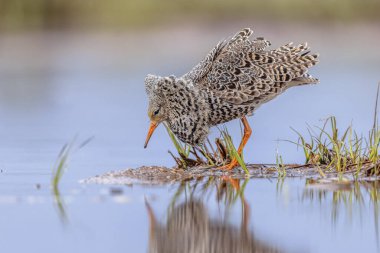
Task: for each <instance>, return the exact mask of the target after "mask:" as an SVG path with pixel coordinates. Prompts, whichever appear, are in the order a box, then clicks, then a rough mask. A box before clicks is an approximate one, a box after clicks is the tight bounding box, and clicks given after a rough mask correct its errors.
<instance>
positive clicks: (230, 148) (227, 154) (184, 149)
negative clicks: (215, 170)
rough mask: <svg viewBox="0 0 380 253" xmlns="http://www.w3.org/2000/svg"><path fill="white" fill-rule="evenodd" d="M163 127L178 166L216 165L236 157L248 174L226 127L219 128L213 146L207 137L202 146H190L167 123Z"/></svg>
mask: <svg viewBox="0 0 380 253" xmlns="http://www.w3.org/2000/svg"><path fill="white" fill-rule="evenodd" d="M165 127H166V130H167V132H168V134H169V137H170V139H171V141H172V142H173V144H174V147H175V149H176V151H177V154H178V156H175V155H174V154H173V153H172V152H170V151H169V153H170V155H171V156H172V157H173V159H174V160H175V162H176V164H177V166H178V167H179V168H182V169H188V168H191V167H194V166H204V167H218V166H223V165H226V164H228V163H229V162H231V161H232V159H236V160H237V161H238V163H239V165H240V166H241V168H242V169H243V170H244V171H245V173H247V174H249V171H248V168H247V166H246V164H245V162H244V159H243V157H242V156H240V155H239V154H238V152H237V149H236V147H235V145H234V143H233V141H232V138H231V136H230V134H229V132H228V130H227V128H225V127H224V128H223V129H219V131H220V137H219V138H217V139H216V140H215V147H214V146H213V145H212V144H211V142H210V140H209V139H207V140H206V142H205V143H204V144H203V145H202V146H197V147H191V146H190V145H189V144H186V143H183V142H181V141H180V140H179V139H178V138H177V137H176V136H175V135H174V133H173V132H172V131H171V130H170V128H169V127H168V126H167V125H165Z"/></svg>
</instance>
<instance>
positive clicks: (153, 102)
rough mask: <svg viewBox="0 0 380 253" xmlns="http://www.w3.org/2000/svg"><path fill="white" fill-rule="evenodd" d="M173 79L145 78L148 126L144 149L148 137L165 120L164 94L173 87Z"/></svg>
mask: <svg viewBox="0 0 380 253" xmlns="http://www.w3.org/2000/svg"><path fill="white" fill-rule="evenodd" d="M174 82H175V77H174V76H170V77H160V76H155V75H148V76H147V77H146V78H145V90H146V93H147V95H148V99H149V106H148V116H149V118H150V126H149V131H148V135H147V137H146V140H145V145H144V148H146V147H147V146H148V142H149V139H150V137H151V136H152V134H153V132H154V130H155V129H156V128H157V126H158V125H159V124H160V123H161V122H163V121H165V120H166V119H167V108H166V104H167V103H166V96H165V95H166V94H167V93H168V91H169V90H170V88H171V87H173V84H174Z"/></svg>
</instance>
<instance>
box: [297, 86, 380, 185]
mask: <svg viewBox="0 0 380 253" xmlns="http://www.w3.org/2000/svg"><path fill="white" fill-rule="evenodd" d="M379 88H380V83H379V86H378V89H377V96H376V103H375V111H374V122H373V127H372V128H371V129H370V130H369V131H368V136H367V137H366V138H365V137H363V136H359V135H358V134H357V132H356V131H354V130H353V128H352V125H350V126H348V127H347V128H344V130H343V131H340V129H339V128H338V124H337V120H336V118H335V117H334V116H332V117H329V118H327V119H326V120H325V122H324V124H323V126H322V127H310V126H308V129H307V130H308V136H304V135H302V134H301V133H300V132H299V131H297V130H295V129H293V128H292V130H293V131H294V132H295V133H296V134H297V136H298V141H296V142H294V141H290V142H291V143H294V144H296V145H297V146H299V147H302V149H303V152H304V155H305V163H306V164H308V165H314V166H316V167H317V168H318V170H319V173H320V174H321V176H322V177H325V173H326V172H336V173H338V175H339V176H342V174H344V173H352V174H353V175H354V177H355V178H358V177H359V176H379V175H380V173H379V172H380V171H379V165H380V159H379V145H380V129H379V125H378V121H377V107H378V99H379Z"/></svg>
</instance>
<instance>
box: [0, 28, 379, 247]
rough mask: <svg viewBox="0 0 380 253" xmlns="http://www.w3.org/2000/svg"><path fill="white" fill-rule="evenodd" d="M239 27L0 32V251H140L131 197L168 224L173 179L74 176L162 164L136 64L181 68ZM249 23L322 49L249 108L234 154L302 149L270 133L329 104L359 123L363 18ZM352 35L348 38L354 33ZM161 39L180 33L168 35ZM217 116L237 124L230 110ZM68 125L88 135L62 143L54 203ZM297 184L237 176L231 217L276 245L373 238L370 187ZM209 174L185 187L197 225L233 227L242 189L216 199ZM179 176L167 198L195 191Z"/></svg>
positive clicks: (366, 113) (369, 89)
mask: <svg viewBox="0 0 380 253" xmlns="http://www.w3.org/2000/svg"><path fill="white" fill-rule="evenodd" d="M243 26H246V25H243ZM240 27H241V24H239V25H236V26H235V25H230V26H229V27H224V28H223V29H222V28H217V29H214V30H213V31H215V33H212V35H210V32H209V31H210V29H209V28H208V27H205V28H203V29H201V28H194V27H187V29H184V30H176V29H167V30H164V31H159V32H158V31H152V32H151V33H145V32H134V33H120V32H114V33H101V34H99V33H96V34H79V33H75V34H67V33H54V34H53V33H51V34H13V35H6V36H2V37H1V38H0V119H1V120H0V140H1V141H0V169H1V173H0V206H1V207H0V208H1V210H2V215H1V216H0V225H1V229H0V238H1V241H2V246H1V248H2V250H3V251H4V252H21V251H26V250H29V251H30V252H51V251H54V252H68V251H75V252H79V251H84V252H87V251H92V252H105V251H112V252H146V251H148V248H149V247H148V245H149V233H150V232H149V215H148V212H147V208H146V205H145V201H144V198H147V200H148V203H149V204H150V205H151V206H152V209H153V210H154V213H155V216H156V217H157V219H158V220H159V221H160V222H161V226H163V227H165V226H168V225H167V220H168V219H169V220H170V215H168V212H169V213H170V210H172V212H173V210H176V209H175V207H171V206H170V203H171V201H172V199H173V196H174V195H175V192H176V190H177V189H178V187H179V185H170V186H166V187H142V186H133V187H131V186H114V187H111V186H101V185H82V184H79V183H78V181H79V180H80V179H83V178H87V177H90V176H94V175H96V174H101V173H105V172H107V171H109V170H116V169H122V168H127V167H138V166H141V165H150V164H154V165H166V166H171V165H174V162H173V161H172V160H171V158H170V156H169V155H168V154H167V150H168V149H171V148H172V146H171V143H170V140H169V138H168V137H167V134H166V133H165V131H164V129H163V128H159V129H158V131H157V132H156V133H155V135H154V136H153V138H152V140H151V142H150V145H149V148H148V149H147V150H144V149H143V141H144V138H145V134H146V131H147V126H148V118H147V116H146V103H147V101H146V97H145V94H144V87H143V79H144V76H145V75H146V74H147V73H150V72H152V73H158V74H162V75H166V74H172V73H174V74H177V75H180V74H181V73H183V72H184V71H186V70H188V69H189V68H190V67H191V66H192V65H193V64H195V63H196V61H197V60H199V59H201V58H202V56H203V55H204V54H205V53H206V52H207V50H209V49H210V48H211V47H212V46H213V45H214V44H215V42H217V41H218V40H219V39H220V38H223V37H225V36H226V31H230V32H231V31H232V32H233V31H235V30H236V29H238V28H240ZM257 27H258V32H259V35H265V37H267V38H269V39H271V40H272V41H273V42H274V43H273V44H274V45H275V46H276V45H280V43H283V42H286V41H287V40H286V38H289V40H293V41H295V42H303V41H304V40H308V41H309V44H310V45H311V46H312V48H313V49H315V50H317V51H319V53H320V54H321V63H320V64H319V65H318V66H317V67H316V68H315V69H314V70H313V71H312V74H313V75H314V76H316V77H319V78H320V79H321V83H320V84H319V85H316V86H311V87H300V88H297V89H292V90H289V91H288V92H286V93H285V94H283V95H282V96H281V97H279V98H278V99H275V100H274V101H272V102H271V103H269V104H267V105H264V106H263V107H262V108H260V109H259V110H258V111H257V112H256V114H255V115H254V116H253V117H252V118H251V119H250V122H251V124H252V128H253V139H252V140H251V142H250V143H249V145H248V147H247V149H246V153H245V158H246V160H247V161H249V162H254V163H262V162H264V163H268V162H269V163H271V162H274V161H275V150H276V148H277V146H279V152H280V153H281V154H282V156H283V158H284V160H285V162H289V163H291V162H302V161H303V159H302V152H301V151H299V150H298V151H297V149H296V147H294V146H293V145H291V144H288V143H284V142H279V143H278V142H277V141H276V140H277V139H295V138H296V136H295V134H294V133H292V131H291V130H290V128H289V127H290V126H293V127H295V128H297V129H300V130H301V131H303V132H306V131H305V122H308V123H310V124H312V125H314V124H321V122H320V121H319V120H320V119H323V118H326V117H328V116H330V115H336V116H337V119H338V123H341V124H342V125H343V126H346V125H347V124H349V123H350V122H353V124H354V127H355V128H356V129H357V130H358V131H359V132H363V133H366V132H365V131H366V130H367V129H369V127H370V126H371V124H372V114H373V105H374V99H375V92H376V84H377V82H378V80H379V79H380V78H379V75H378V66H380V55H379V54H380V53H379V52H380V51H379V50H373V48H376V46H377V45H376V43H377V41H379V34H378V33H376V31H377V30H376V28H377V27H376V26H374V27H372V28H371V26H370V25H368V26H364V27H360V26H358V27H345V26H337V27H328V28H320V27H313V29H310V28H308V29H306V28H302V27H298V26H297V27H291V28H289V30H284V29H280V28H278V27H274V26H270V25H263V26H260V25H258V26H257ZM300 31H301V32H300ZM337 34H339V36H338V35H337ZM352 34H355V35H356V36H355V37H357V38H361V40H360V43H359V42H358V41H356V40H354V39H353V38H352ZM168 38H175V41H178V40H181V41H183V42H182V43H179V44H174V43H175V42H174V40H173V39H170V40H169V39H168ZM326 38H329V40H327V39H326ZM362 45H366V48H364V49H363V48H362ZM158 46H160V47H161V48H160V50H157V47H158ZM358 48H359V49H358ZM179 62H181V64H178V63H179ZM229 128H230V129H231V130H230V132H231V133H232V134H233V135H234V136H239V124H238V123H237V122H232V123H230V124H229ZM214 132H216V131H214ZM75 135H78V136H79V139H81V140H84V139H86V138H88V137H91V136H93V137H94V140H93V141H91V142H90V143H89V144H88V145H87V146H86V147H85V148H83V149H81V150H80V151H78V152H76V153H75V154H73V155H72V156H71V160H70V166H69V170H68V171H67V173H65V175H64V178H63V181H62V184H61V186H60V194H61V195H62V196H61V200H62V201H63V206H64V213H62V210H63V209H59V208H58V206H57V204H56V202H57V201H55V198H54V195H53V194H52V191H51V189H50V186H49V182H50V179H51V169H52V166H53V165H54V162H55V160H56V158H57V155H58V153H59V151H60V149H61V147H62V146H63V145H64V144H65V143H67V142H69V141H70V140H71V139H73V138H74V136H75ZM220 183H223V182H219V184H220ZM305 183H306V181H305V179H286V180H285V181H284V182H283V183H278V182H277V180H265V179H255V180H251V181H249V182H247V185H246V188H245V191H244V199H245V200H246V204H245V206H249V210H250V217H249V219H246V225H244V226H243V227H244V228H245V230H246V231H248V232H246V233H245V236H246V237H249V238H250V240H251V241H254V242H256V241H257V240H259V241H260V242H261V243H262V244H263V246H268V247H269V248H277V249H278V250H281V251H285V252H341V251H345V252H356V251H363V252H377V251H379V246H378V245H379V242H378V240H379V234H378V232H377V231H378V227H377V226H378V213H377V208H378V203H377V202H376V201H374V200H376V199H377V195H376V196H373V195H374V194H375V193H374V192H377V191H372V193H371V192H370V193H367V191H368V189H369V187H368V186H367V185H365V186H359V187H358V188H359V189H361V192H362V195H363V197H362V198H360V199H357V198H355V197H350V196H347V197H339V196H346V195H348V194H349V193H350V191H344V192H334V191H331V190H320V189H314V190H310V189H309V188H307V189H306V188H305ZM227 184H229V182H227ZM240 184H241V185H242V184H243V182H240ZM217 187H220V186H218V185H214V186H212V187H211V188H209V189H208V193H207V194H201V193H199V192H198V193H197V194H196V195H197V196H196V201H197V202H196V203H197V204H196V205H197V206H204V208H203V209H204V212H205V213H206V214H207V217H208V218H207V219H208V220H209V223H210V224H216V225H218V224H219V225H220V226H222V227H223V228H224V231H234V230H233V229H241V228H242V225H241V224H242V215H241V209H242V203H243V202H242V197H241V196H240V197H238V198H237V200H236V202H235V203H234V204H231V205H227V204H226V203H225V202H224V201H223V200H221V201H219V202H218V201H217V199H216V192H217V191H216V189H217ZM231 187H232V186H231V185H230V188H231ZM358 188H355V189H356V191H358V190H357V189H358ZM192 189H193V188H192V187H190V186H189V187H188V189H187V191H188V192H187V194H188V195H187V198H185V196H184V195H181V196H180V198H179V200H177V201H176V203H175V204H176V205H175V206H179V207H180V206H181V204H184V203H190V202H189V201H190V200H191V201H192V200H194V199H190V197H189V191H191V190H192ZM232 189H233V188H232ZM196 191H197V190H196ZM230 192H232V193H234V191H233V190H230ZM232 193H230V194H232ZM371 194H372V195H371ZM319 196H322V197H320V198H319ZM337 198H338V200H337ZM339 198H341V200H340V199H339ZM371 198H372V199H371ZM186 201H188V202H186ZM337 201H338V203H337ZM336 203H337V204H336ZM185 206H186V205H185ZM60 210H61V211H60ZM226 213H227V214H226ZM190 216H191V214H190ZM202 217H203V216H202ZM222 223H223V224H222ZM219 225H218V226H219ZM202 231H204V229H203V230H202ZM207 231H209V233H211V232H210V231H212V230H207ZM226 233H227V232H226ZM161 236H163V237H164V236H165V234H162V235H161ZM216 238H217V237H216ZM235 239H236V238H235ZM240 239H241V238H239V237H237V239H236V240H240ZM257 245H261V244H260V243H257ZM173 247H174V246H173Z"/></svg>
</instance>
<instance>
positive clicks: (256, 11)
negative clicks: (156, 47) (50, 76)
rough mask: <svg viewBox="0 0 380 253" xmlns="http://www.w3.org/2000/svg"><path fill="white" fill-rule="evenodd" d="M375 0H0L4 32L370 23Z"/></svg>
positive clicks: (377, 4)
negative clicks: (260, 23) (256, 22)
mask: <svg viewBox="0 0 380 253" xmlns="http://www.w3.org/2000/svg"><path fill="white" fill-rule="evenodd" d="M379 7H380V2H379V1H377V0H363V1H356V0H344V1H342V0H320V1H311V0H306V1H302V0H269V1H249V0H237V1H226V0H222V1H217V0H211V1H199V0H190V1H185V0H179V1H169V0H163V1H155V0H144V1H137V0H132V1H131V0H130V1H125V0H109V1H100V0H83V1H74V0H68V1H64V0H35V1H28V0H1V1H0V23H1V29H2V30H4V31H15V30H19V31H20V30H21V31H22V30H27V29H33V30H41V29H42V30H45V29H53V30H54V29H62V28H64V29H144V28H146V27H152V26H153V27H158V26H160V25H173V24H178V22H179V23H186V22H194V21H198V22H202V23H209V22H213V23H216V24H218V23H219V22H221V21H223V22H228V21H236V20H242V19H249V20H252V19H253V18H254V19H260V20H266V21H281V22H283V21H296V22H305V21H306V22H318V23H319V22H324V23H326V22H332V21H340V22H358V21H359V22H363V21H369V22H375V21H378V20H379V19H380V17H379V15H378V10H379Z"/></svg>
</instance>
